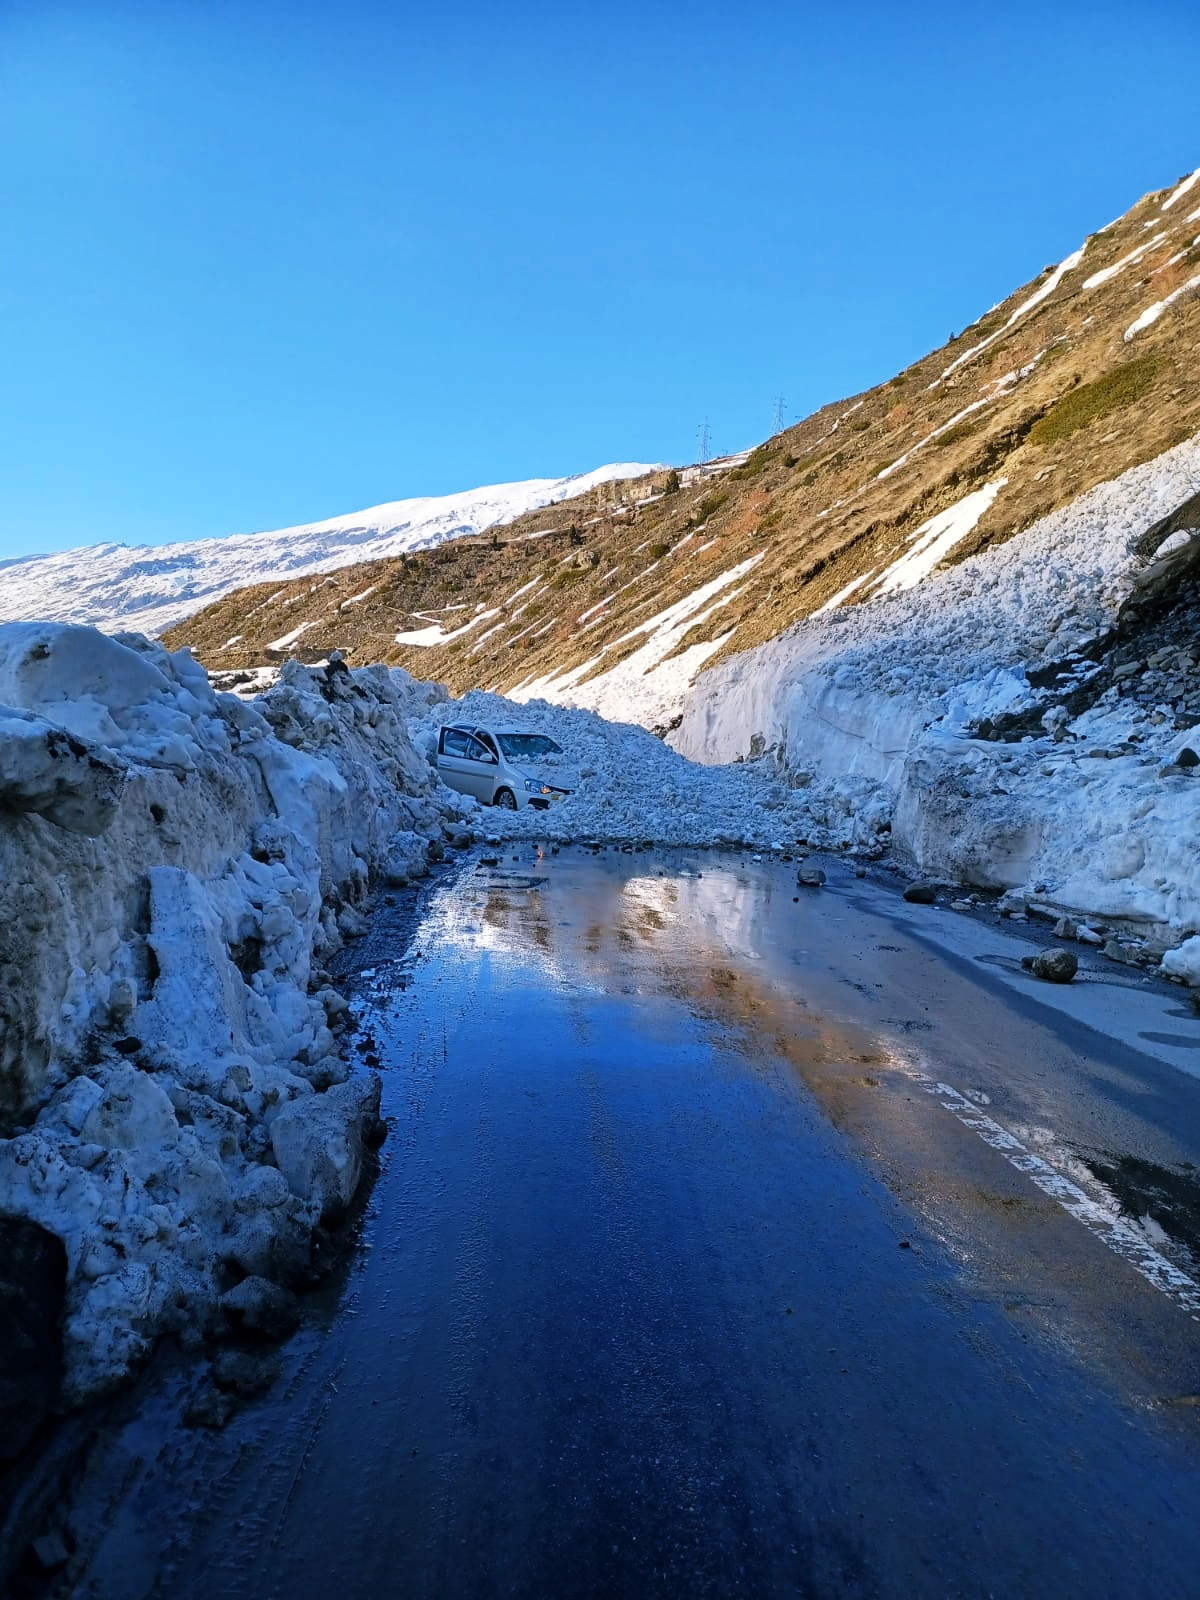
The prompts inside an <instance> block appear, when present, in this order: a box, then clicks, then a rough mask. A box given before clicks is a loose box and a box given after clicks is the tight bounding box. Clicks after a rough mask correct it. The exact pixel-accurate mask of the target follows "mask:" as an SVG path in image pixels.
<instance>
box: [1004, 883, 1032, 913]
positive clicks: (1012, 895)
mask: <svg viewBox="0 0 1200 1600" xmlns="http://www.w3.org/2000/svg"><path fill="white" fill-rule="evenodd" d="M1028 909H1029V902H1028V901H1027V900H1026V898H1025V896H1024V895H1023V894H1018V893H1017V892H1016V890H1015V889H1006V890H1005V892H1004V893H1003V894H1002V895H1001V896H1000V898H999V900H997V902H996V910H997V911H998V912H999V914H1000V915H1001V916H1002V917H1023V916H1024V915H1025V913H1026V911H1027V910H1028Z"/></svg>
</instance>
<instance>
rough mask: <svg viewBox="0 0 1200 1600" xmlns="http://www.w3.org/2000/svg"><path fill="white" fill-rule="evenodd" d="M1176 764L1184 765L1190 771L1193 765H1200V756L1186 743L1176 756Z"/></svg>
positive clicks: (1178, 765)
mask: <svg viewBox="0 0 1200 1600" xmlns="http://www.w3.org/2000/svg"><path fill="white" fill-rule="evenodd" d="M1175 765H1176V766H1177V767H1182V768H1183V769H1184V771H1185V772H1190V771H1191V769H1192V768H1193V767H1200V756H1198V755H1197V754H1196V752H1195V751H1194V750H1193V749H1192V747H1191V745H1190V744H1185V745H1184V747H1183V749H1182V750H1181V751H1180V752H1179V754H1178V755H1177V756H1176V757H1175Z"/></svg>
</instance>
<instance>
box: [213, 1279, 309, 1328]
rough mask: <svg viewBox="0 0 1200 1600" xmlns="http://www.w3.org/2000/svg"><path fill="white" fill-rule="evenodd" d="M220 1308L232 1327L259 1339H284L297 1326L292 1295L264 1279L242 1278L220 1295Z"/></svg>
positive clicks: (296, 1305) (297, 1304) (297, 1313)
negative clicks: (233, 1286)
mask: <svg viewBox="0 0 1200 1600" xmlns="http://www.w3.org/2000/svg"><path fill="white" fill-rule="evenodd" d="M220 1306H221V1310H222V1311H224V1313H225V1315H226V1316H227V1317H228V1319H229V1321H230V1324H231V1325H232V1326H233V1327H234V1328H236V1329H237V1330H238V1331H239V1332H241V1333H247V1334H251V1335H253V1336H254V1337H256V1338H259V1339H270V1340H272V1341H274V1340H278V1339H287V1338H290V1337H291V1335H292V1334H293V1333H295V1331H296V1329H297V1328H298V1327H299V1326H300V1302H299V1301H298V1300H297V1299H296V1296H295V1295H294V1294H292V1293H291V1291H290V1290H288V1289H281V1288H280V1287H279V1285H278V1284H277V1283H271V1282H270V1280H269V1279H267V1278H255V1277H250V1278H243V1279H242V1281H241V1283H239V1284H238V1285H237V1286H236V1288H233V1289H229V1290H228V1291H227V1292H226V1293H225V1294H223V1295H222V1296H221V1299H220Z"/></svg>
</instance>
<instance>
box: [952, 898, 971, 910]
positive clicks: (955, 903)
mask: <svg viewBox="0 0 1200 1600" xmlns="http://www.w3.org/2000/svg"><path fill="white" fill-rule="evenodd" d="M950 909H951V911H973V910H974V909H975V908H974V907H973V906H972V904H971V902H970V901H969V900H951V902H950Z"/></svg>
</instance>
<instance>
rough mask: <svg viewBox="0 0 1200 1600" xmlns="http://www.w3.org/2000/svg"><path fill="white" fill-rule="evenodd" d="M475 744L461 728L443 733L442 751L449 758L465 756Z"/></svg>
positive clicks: (450, 729)
mask: <svg viewBox="0 0 1200 1600" xmlns="http://www.w3.org/2000/svg"><path fill="white" fill-rule="evenodd" d="M474 743H475V741H474V739H472V738H471V736H470V735H469V734H466V733H464V732H463V731H462V729H461V728H446V729H444V730H443V732H442V751H443V753H444V754H445V755H448V756H465V755H467V754H469V752H470V746H471V745H473V744H474Z"/></svg>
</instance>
